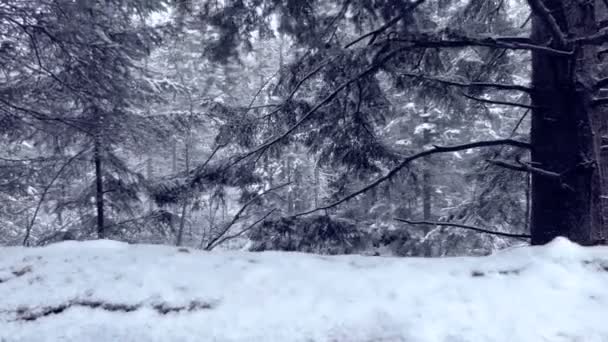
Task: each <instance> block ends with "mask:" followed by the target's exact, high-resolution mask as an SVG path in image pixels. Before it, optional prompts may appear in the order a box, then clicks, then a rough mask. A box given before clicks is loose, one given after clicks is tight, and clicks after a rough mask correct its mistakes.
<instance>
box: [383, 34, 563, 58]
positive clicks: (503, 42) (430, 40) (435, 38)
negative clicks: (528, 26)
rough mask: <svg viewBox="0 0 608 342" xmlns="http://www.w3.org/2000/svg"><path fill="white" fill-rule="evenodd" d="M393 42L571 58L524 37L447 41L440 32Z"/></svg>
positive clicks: (473, 38)
mask: <svg viewBox="0 0 608 342" xmlns="http://www.w3.org/2000/svg"><path fill="white" fill-rule="evenodd" d="M390 40H391V41H394V42H401V43H405V44H407V46H409V47H411V48H463V47H468V46H487V47H493V48H500V49H509V50H528V51H538V52H543V53H547V54H551V55H557V56H565V57H567V56H572V54H573V52H572V51H566V50H560V49H554V48H551V47H549V46H546V45H539V44H535V43H534V42H532V40H530V39H529V38H524V37H467V36H461V35H452V36H450V37H449V38H448V39H443V38H441V35H440V32H438V33H435V34H422V35H413V36H411V37H399V38H392V39H390Z"/></svg>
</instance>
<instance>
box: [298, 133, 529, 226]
mask: <svg viewBox="0 0 608 342" xmlns="http://www.w3.org/2000/svg"><path fill="white" fill-rule="evenodd" d="M504 145H508V146H513V147H519V148H528V149H529V148H531V146H530V144H529V143H526V142H522V141H517V140H513V139H500V140H483V141H476V142H472V143H468V144H462V145H454V146H435V147H433V148H431V149H429V150H426V151H422V152H420V153H417V154H414V155H412V156H410V157H407V158H405V159H404V160H403V161H401V163H399V164H398V165H397V166H395V167H394V168H392V169H391V170H390V171H389V172H388V173H386V174H385V175H384V176H382V177H379V178H377V179H376V180H375V181H373V182H371V183H370V184H368V185H366V186H364V187H363V188H361V189H359V190H357V191H355V192H353V193H351V194H349V195H347V196H345V197H343V198H341V199H339V200H337V201H335V202H333V203H330V204H328V205H325V206H322V207H317V208H314V209H312V210H309V211H304V212H301V213H298V214H295V215H293V216H294V217H298V216H304V215H309V214H312V213H315V212H317V211H321V210H327V209H330V208H333V207H336V206H338V205H340V204H342V203H344V202H346V201H348V200H350V199H353V198H355V197H357V196H359V195H361V194H362V193H364V192H367V191H369V190H370V189H372V188H374V187H376V186H378V185H380V184H382V183H384V182H385V181H387V180H389V179H391V178H392V177H394V176H395V175H396V174H397V172H399V171H400V170H401V169H403V168H404V167H406V166H407V165H409V164H410V163H411V162H413V161H415V160H417V159H420V158H423V157H426V156H430V155H433V154H438V153H448V152H457V151H463V150H468V149H472V148H480V147H492V146H504Z"/></svg>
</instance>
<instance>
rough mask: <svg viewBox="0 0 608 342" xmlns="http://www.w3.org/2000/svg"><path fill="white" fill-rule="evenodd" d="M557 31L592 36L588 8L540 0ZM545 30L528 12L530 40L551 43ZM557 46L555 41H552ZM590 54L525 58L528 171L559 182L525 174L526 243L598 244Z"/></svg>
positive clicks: (599, 227) (596, 158)
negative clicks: (528, 189) (560, 239)
mask: <svg viewBox="0 0 608 342" xmlns="http://www.w3.org/2000/svg"><path fill="white" fill-rule="evenodd" d="M543 2H544V5H545V6H546V7H547V8H549V9H550V11H551V14H552V16H553V17H554V18H555V19H556V21H557V23H558V25H559V26H561V29H562V30H563V31H565V32H568V33H569V34H572V35H574V36H588V35H591V34H595V33H597V26H596V23H595V14H594V7H593V5H592V4H588V5H584V6H583V5H581V4H579V3H577V2H576V1H573V0H570V1H566V0H563V1H559V0H544V1H543ZM551 37H552V34H551V31H550V29H549V27H548V25H546V23H545V21H544V20H543V18H541V17H540V16H539V15H538V13H536V14H535V15H534V16H533V18H532V39H533V41H534V42H536V43H538V44H542V42H547V41H549V40H551ZM552 44H553V45H554V47H557V48H563V47H561V46H557V45H555V44H558V43H557V42H555V39H553V40H552ZM595 50H596V49H595V48H592V47H579V48H577V49H575V52H574V54H575V55H574V56H568V57H563V56H555V55H549V54H545V53H542V52H538V51H534V52H532V85H533V87H534V91H533V92H532V94H531V99H532V103H533V105H534V109H533V111H532V112H533V115H532V126H531V132H530V138H531V142H532V145H533V150H532V154H531V158H532V162H533V163H534V166H535V167H538V168H541V169H545V170H549V171H553V172H557V173H560V174H562V177H561V179H560V180H556V179H551V178H547V177H545V176H542V175H539V174H533V175H532V208H531V219H530V223H531V227H530V231H531V235H532V244H544V243H547V242H549V241H551V240H552V239H554V238H555V237H557V236H564V237H568V238H569V239H571V240H573V241H575V242H578V243H581V244H584V245H590V244H595V243H598V242H600V241H602V240H605V239H606V234H605V233H606V232H605V231H602V213H601V204H600V195H601V176H600V168H599V167H597V163H598V161H599V154H600V150H599V149H600V139H601V137H600V135H599V134H598V128H599V122H600V120H599V118H598V115H599V114H600V113H599V110H597V109H596V108H594V107H592V106H591V95H592V89H591V85H590V84H589V83H590V82H588V80H593V78H594V76H595V75H594V73H595V72H594V68H595V67H596V65H597V59H596V55H597V54H596V51H595Z"/></svg>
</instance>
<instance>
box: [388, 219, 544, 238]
mask: <svg viewBox="0 0 608 342" xmlns="http://www.w3.org/2000/svg"><path fill="white" fill-rule="evenodd" d="M395 221H399V222H403V223H407V224H411V225H427V226H441V227H452V228H461V229H466V230H471V231H474V232H478V233H483V234H491V235H497V236H503V237H508V238H514V239H530V238H532V236H531V235H530V234H516V233H505V232H497V231H494V230H489V229H484V228H479V227H475V226H471V225H468V224H462V223H454V222H435V221H412V220H408V219H404V218H395Z"/></svg>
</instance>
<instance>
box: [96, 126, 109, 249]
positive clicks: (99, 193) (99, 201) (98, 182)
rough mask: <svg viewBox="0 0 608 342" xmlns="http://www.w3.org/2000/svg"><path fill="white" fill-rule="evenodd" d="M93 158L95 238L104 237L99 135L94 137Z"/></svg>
mask: <svg viewBox="0 0 608 342" xmlns="http://www.w3.org/2000/svg"><path fill="white" fill-rule="evenodd" d="M93 159H94V163H95V207H96V209H97V238H99V239H103V238H105V233H106V232H105V227H104V213H103V211H104V199H103V173H102V168H101V166H102V165H101V164H102V156H101V137H100V136H99V135H97V136H96V137H95V142H94V149H93Z"/></svg>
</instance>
